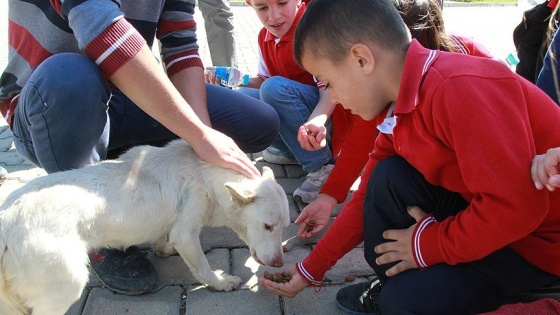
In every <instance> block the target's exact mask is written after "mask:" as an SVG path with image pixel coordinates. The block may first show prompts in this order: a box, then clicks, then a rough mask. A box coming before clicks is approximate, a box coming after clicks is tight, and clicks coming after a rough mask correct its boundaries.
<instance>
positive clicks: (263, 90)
mask: <svg viewBox="0 0 560 315" xmlns="http://www.w3.org/2000/svg"><path fill="white" fill-rule="evenodd" d="M289 81H290V80H288V79H286V78H284V77H281V76H274V77H270V78H268V79H266V80H264V82H263V83H262V84H261V87H260V97H261V100H262V101H263V102H267V103H268V101H271V100H274V99H276V98H277V97H278V95H283V94H285V91H286V88H287V86H288V83H289Z"/></svg>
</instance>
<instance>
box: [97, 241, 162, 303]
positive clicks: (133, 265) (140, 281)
mask: <svg viewBox="0 0 560 315" xmlns="http://www.w3.org/2000/svg"><path fill="white" fill-rule="evenodd" d="M89 260H90V264H91V267H92V269H93V271H94V272H95V274H97V277H99V279H100V280H101V282H102V283H103V285H104V286H106V287H107V288H108V289H110V290H111V291H115V292H117V293H121V294H126V295H138V294H143V293H147V292H150V291H152V290H153V289H155V288H156V287H157V285H158V282H159V281H158V276H157V273H156V269H155V268H154V266H153V265H152V263H151V262H150V261H149V260H148V258H147V257H146V255H144V254H143V253H142V252H141V251H140V249H139V248H138V247H136V246H132V247H129V248H128V249H127V250H126V251H124V252H123V251H120V250H116V249H109V248H102V249H100V250H97V251H94V252H92V253H90V254H89Z"/></svg>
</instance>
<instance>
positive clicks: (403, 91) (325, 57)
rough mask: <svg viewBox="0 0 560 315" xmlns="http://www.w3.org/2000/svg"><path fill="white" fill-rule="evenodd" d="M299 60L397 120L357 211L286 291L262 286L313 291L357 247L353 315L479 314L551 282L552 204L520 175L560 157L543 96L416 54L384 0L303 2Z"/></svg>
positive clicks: (556, 231) (430, 54)
mask: <svg viewBox="0 0 560 315" xmlns="http://www.w3.org/2000/svg"><path fill="white" fill-rule="evenodd" d="M332 25H336V28H335V27H330V26H332ZM294 49H295V51H294V55H295V58H296V60H297V61H298V62H299V63H300V64H302V65H303V66H304V67H305V69H307V70H308V71H309V72H310V73H312V74H313V75H314V76H316V77H317V79H318V80H320V81H322V82H324V83H325V85H326V86H327V87H328V89H329V92H330V97H331V99H332V101H333V102H338V103H340V104H342V105H343V106H344V107H346V108H348V109H350V110H351V111H352V113H354V114H356V115H359V116H361V117H362V118H363V119H364V120H371V119H373V118H375V117H376V116H378V115H379V113H381V112H382V111H384V110H386V109H387V108H389V111H390V112H391V113H392V115H391V116H390V117H389V118H388V119H386V120H385V122H384V123H383V124H382V125H381V126H380V130H381V134H380V135H379V137H378V138H377V140H376V143H375V148H374V151H373V152H372V154H371V155H370V159H369V161H368V163H367V165H366V169H365V171H364V174H363V176H362V180H361V184H360V187H359V189H358V191H357V192H356V193H354V195H353V197H352V200H351V201H350V202H349V203H348V205H347V206H346V207H345V208H344V210H343V211H342V212H341V214H340V215H339V216H338V218H337V220H335V221H334V223H333V225H332V226H331V228H330V229H329V230H328V231H327V233H326V234H325V236H324V237H323V238H322V239H321V240H320V241H319V243H318V244H317V246H316V247H315V248H314V249H313V251H312V252H311V254H310V255H309V256H308V257H307V258H306V259H305V260H304V261H303V262H301V263H298V264H296V266H295V267H294V268H292V269H291V270H290V272H291V274H292V279H291V281H290V282H288V283H282V284H279V283H274V282H272V281H269V280H266V279H260V281H261V283H262V284H263V285H264V286H265V287H266V288H267V289H269V290H270V291H272V292H275V293H277V294H281V295H285V296H295V295H297V293H298V292H300V291H301V290H303V289H304V288H305V287H306V286H307V285H312V286H321V285H322V282H321V280H322V278H323V275H324V274H325V272H326V271H327V270H328V269H329V268H330V267H332V266H333V265H334V264H335V263H336V261H337V260H338V259H340V258H341V257H342V256H344V255H345V254H346V253H347V252H348V251H350V250H351V249H352V248H354V247H355V246H357V245H358V244H360V243H361V242H362V241H363V242H364V255H365V258H366V261H367V262H368V263H369V265H370V266H371V267H372V268H373V269H374V271H375V273H376V274H377V276H378V277H377V278H375V279H373V281H371V282H370V283H358V284H355V285H351V286H347V287H345V288H343V289H341V290H340V291H339V292H338V294H337V304H338V306H339V307H340V308H341V309H342V310H344V311H346V312H348V313H353V314H360V313H380V312H383V313H388V314H406V313H410V312H414V313H419V314H472V313H480V312H487V311H491V310H495V309H497V308H498V307H500V305H502V304H504V303H506V301H508V298H509V297H511V296H514V295H519V294H523V293H525V292H527V291H530V290H532V289H535V288H539V287H542V286H546V285H547V284H550V283H552V282H555V281H558V280H559V279H560V265H559V264H558V261H560V194H559V193H558V192H550V191H548V190H544V189H543V190H537V189H535V184H534V183H533V180H532V179H531V174H530V172H529V171H528V167H529V165H530V164H531V161H532V159H533V157H534V156H535V155H536V154H542V153H544V152H546V150H547V149H548V148H551V147H558V146H560V138H559V137H558V135H559V134H560V125H559V124H558V121H560V108H559V107H558V106H556V104H555V103H554V102H553V101H552V100H551V99H550V98H549V97H548V96H547V95H546V94H544V93H543V92H542V91H541V90H540V89H538V88H537V87H536V86H534V85H533V84H531V83H530V82H528V81H526V80H524V79H522V78H520V77H519V76H518V75H516V74H514V73H513V72H512V71H511V70H510V69H509V68H508V67H507V66H506V65H504V64H503V63H501V62H499V61H496V60H491V59H488V58H477V57H472V56H466V55H463V54H456V53H449V52H442V51H434V50H429V49H426V48H423V47H422V46H421V45H420V44H419V43H418V42H417V41H416V40H411V39H410V34H409V32H408V30H407V29H406V26H405V24H404V23H403V21H402V19H401V18H400V16H399V14H398V12H397V11H396V9H395V7H394V6H393V4H392V3H391V2H390V1H388V0H354V1H352V5H348V2H347V1H344V0H313V1H311V4H310V5H309V7H308V9H307V11H306V13H305V14H304V16H303V17H302V19H301V21H300V24H299V25H298V28H297V30H296V35H295V37H294ZM458 65H460V66H458ZM370 177H371V180H370Z"/></svg>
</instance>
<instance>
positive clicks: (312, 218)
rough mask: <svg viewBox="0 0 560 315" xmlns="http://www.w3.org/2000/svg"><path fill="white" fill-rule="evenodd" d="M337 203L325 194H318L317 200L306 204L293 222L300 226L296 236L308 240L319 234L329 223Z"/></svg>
mask: <svg viewBox="0 0 560 315" xmlns="http://www.w3.org/2000/svg"><path fill="white" fill-rule="evenodd" d="M336 204H337V201H336V199H335V198H334V197H331V196H329V195H327V194H319V196H318V197H317V199H315V200H313V202H311V203H310V204H308V205H307V206H306V207H305V208H303V211H302V212H301V214H300V215H299V217H298V218H297V220H296V221H295V224H296V225H300V224H301V226H300V227H299V230H298V236H299V237H304V238H309V237H312V236H313V235H315V234H317V233H319V232H320V231H321V230H322V229H323V228H324V227H325V225H327V223H328V222H329V217H330V215H331V211H332V209H333V208H334V206H335V205H336Z"/></svg>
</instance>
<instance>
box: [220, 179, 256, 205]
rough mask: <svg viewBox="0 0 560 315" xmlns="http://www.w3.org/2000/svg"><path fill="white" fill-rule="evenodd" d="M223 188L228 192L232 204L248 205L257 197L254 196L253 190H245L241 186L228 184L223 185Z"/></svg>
mask: <svg viewBox="0 0 560 315" xmlns="http://www.w3.org/2000/svg"><path fill="white" fill-rule="evenodd" d="M224 186H225V187H226V188H227V190H228V191H229V194H230V195H231V199H232V200H233V202H235V203H237V204H239V205H246V204H249V203H251V202H253V200H255V198H256V197H257V196H255V192H254V191H253V190H249V189H247V187H246V186H245V185H243V184H240V183H235V182H228V183H225V184H224Z"/></svg>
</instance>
